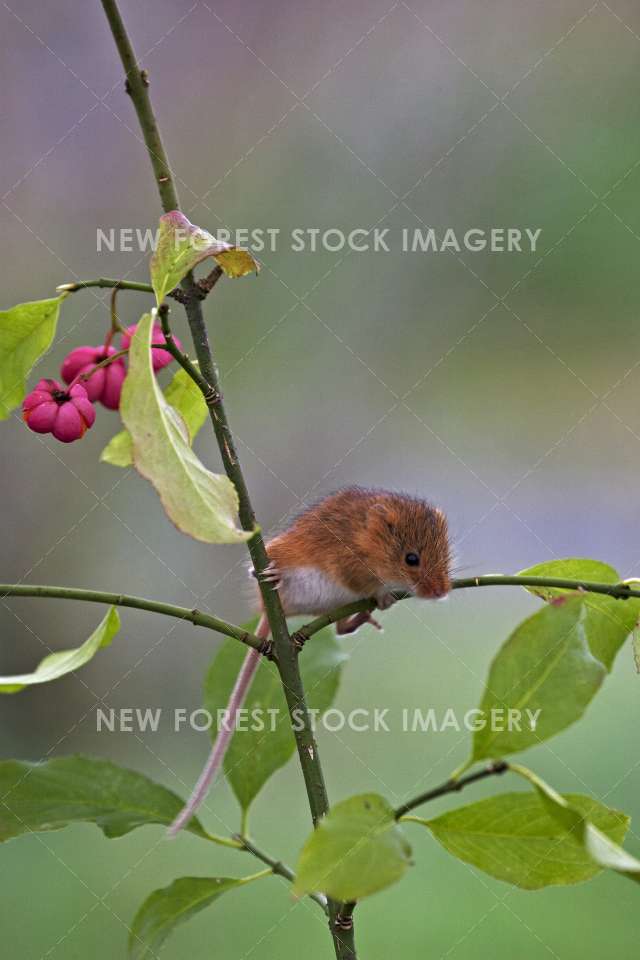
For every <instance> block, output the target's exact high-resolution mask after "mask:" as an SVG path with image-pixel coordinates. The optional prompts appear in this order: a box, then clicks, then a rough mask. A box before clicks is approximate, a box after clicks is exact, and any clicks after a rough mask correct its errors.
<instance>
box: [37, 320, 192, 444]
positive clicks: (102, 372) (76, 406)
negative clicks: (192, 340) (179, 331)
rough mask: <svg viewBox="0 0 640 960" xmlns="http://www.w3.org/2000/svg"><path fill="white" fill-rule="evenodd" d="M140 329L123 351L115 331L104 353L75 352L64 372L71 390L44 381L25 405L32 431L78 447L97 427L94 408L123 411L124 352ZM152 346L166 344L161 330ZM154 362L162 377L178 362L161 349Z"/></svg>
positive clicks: (125, 339) (124, 339)
mask: <svg viewBox="0 0 640 960" xmlns="http://www.w3.org/2000/svg"><path fill="white" fill-rule="evenodd" d="M135 329H136V325H135V324H134V325H133V326H131V327H127V329H126V330H125V331H124V332H123V333H122V334H121V339H120V350H116V349H115V347H112V346H111V339H112V337H113V331H109V334H108V336H107V339H106V341H105V343H104V344H103V345H102V346H100V347H76V348H75V350H72V351H71V353H69V354H68V355H67V356H66V357H65V359H64V361H63V363H62V367H61V368H60V376H61V377H62V379H63V380H64V382H65V384H66V385H67V386H66V387H64V386H62V384H61V383H60V382H59V381H58V380H49V379H44V380H40V381H39V382H38V383H37V384H36V387H35V390H32V391H31V393H29V394H28V395H27V396H26V397H25V398H24V401H23V403H22V417H23V419H24V421H25V423H26V424H27V426H28V427H29V429H30V430H34V431H35V432H36V433H52V434H53V436H54V437H55V438H56V440H60V441H61V442H62V443H72V442H73V441H74V440H79V439H80V437H82V436H84V434H85V432H86V431H87V430H88V429H89V427H91V426H93V423H94V421H95V419H96V412H95V409H94V407H93V404H94V403H101V404H102V405H103V406H104V407H107V409H109V410H117V409H118V407H119V406H120V394H121V393H122V384H123V383H124V378H125V376H126V374H127V368H126V365H125V355H124V353H123V351H126V350H128V349H129V345H130V343H131V337H132V336H133V334H134V333H135ZM174 341H175V343H176V345H177V346H178V348H180V347H181V345H180V341H179V340H177V338H175V337H174ZM152 342H153V343H157V344H164V343H165V339H164V334H163V333H162V330H161V329H160V327H159V326H158V325H156V326H155V327H154V329H153V336H152ZM111 357H113V359H110V358H111ZM151 359H152V363H153V369H154V370H155V371H157V370H161V369H162V368H163V367H166V366H167V364H168V363H171V360H172V359H173V358H172V356H171V354H170V353H169V352H168V351H167V350H165V349H164V348H163V347H159V348H158V349H152V350H151Z"/></svg>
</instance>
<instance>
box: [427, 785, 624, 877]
mask: <svg viewBox="0 0 640 960" xmlns="http://www.w3.org/2000/svg"><path fill="white" fill-rule="evenodd" d="M564 802H566V803H568V804H570V805H571V807H572V809H574V810H575V811H577V812H578V815H579V816H585V817H588V818H589V820H590V821H591V822H592V823H594V824H595V825H596V826H597V827H598V828H599V829H600V830H601V831H602V833H603V834H605V835H606V836H608V837H610V838H611V840H613V841H616V842H618V843H621V842H622V841H623V840H624V836H625V833H626V832H627V827H628V826H629V818H628V817H626V816H625V815H624V814H623V813H620V812H619V811H617V810H611V809H610V808H609V807H605V806H604V805H603V804H601V803H598V802H597V801H596V800H592V799H590V798H589V797H583V796H578V795H574V794H568V795H567V796H566V797H565V798H564ZM414 820H415V821H416V822H419V823H422V824H424V826H425V827H428V828H429V830H431V832H432V833H433V835H434V837H435V838H436V840H438V841H439V842H440V843H441V844H442V846H443V847H444V848H445V850H448V851H449V853H452V854H453V856H454V857H458V859H459V860H464V862H465V863H470V864H472V865H473V866H474V867H478V869H480V870H483V871H484V872H485V873H488V874H489V875H490V876H492V877H496V878H497V879H498V880H504V881H505V882H506V883H512V884H513V885H514V886H516V887H521V888H522V889H523V890H539V889H540V888H541V887H548V886H551V885H552V884H569V883H581V882H582V881H583V880H589V879H591V877H595V876H596V874H597V873H599V872H600V869H601V868H600V867H599V866H598V864H596V863H594V861H593V859H592V858H591V857H590V856H589V854H588V853H587V852H586V851H585V849H584V847H583V845H582V844H581V842H580V840H579V838H578V837H577V836H576V835H574V834H572V833H571V832H568V831H567V830H566V829H565V827H564V826H563V825H561V824H559V823H558V821H557V820H556V818H555V817H553V816H552V815H551V814H550V813H549V811H548V810H547V809H546V807H545V804H544V802H543V801H542V799H541V798H540V797H539V796H538V795H537V794H535V793H503V794H499V795H498V796H496V797H489V798H488V799H487V800H480V801H479V802H478V803H472V804H470V805H469V806H466V807H459V808H458V809H456V810H450V811H449V812H448V813H444V814H442V816H439V817H436V818H435V819H433V820H420V819H419V818H417V817H416V818H414Z"/></svg>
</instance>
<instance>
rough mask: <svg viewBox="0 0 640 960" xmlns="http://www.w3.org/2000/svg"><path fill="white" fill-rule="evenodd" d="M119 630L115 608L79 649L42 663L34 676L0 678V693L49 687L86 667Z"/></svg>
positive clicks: (20, 675)
mask: <svg viewBox="0 0 640 960" xmlns="http://www.w3.org/2000/svg"><path fill="white" fill-rule="evenodd" d="M119 629H120V617H119V616H118V611H117V610H116V608H115V607H109V610H108V611H107V613H106V614H105V616H104V617H103V619H102V620H101V621H100V623H99V624H98V626H97V627H96V629H95V630H94V631H93V633H92V634H91V636H90V637H89V639H88V640H85V642H84V643H83V644H82V646H81V647H76V648H74V649H73V650H60V651H59V652H57V653H51V654H49V656H48V657H45V658H44V660H41V661H40V663H39V664H38V666H37V667H36V669H35V670H34V671H33V673H22V674H17V675H16V676H14V677H0V693H18V691H19V690H24V688H25V687H29V686H31V685H32V684H34V683H48V682H49V681H50V680H57V679H58V677H64V675H65V674H66V673H71V672H72V671H73V670H78V669H79V668H80V667H82V666H84V664H85V663H88V662H89V660H91V658H92V657H93V656H94V655H95V654H96V653H97V652H98V650H99V649H100V647H108V646H109V644H110V643H111V641H112V640H113V638H114V637H115V635H116V633H117V632H118V630H119Z"/></svg>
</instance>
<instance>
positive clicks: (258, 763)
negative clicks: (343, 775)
mask: <svg viewBox="0 0 640 960" xmlns="http://www.w3.org/2000/svg"><path fill="white" fill-rule="evenodd" d="M256 623H257V621H256V620H253V621H251V623H248V624H246V625H245V629H247V630H249V631H251V632H253V630H254V629H255V626H256ZM245 654H246V651H245V650H243V648H242V646H241V645H240V644H239V643H238V642H237V641H236V640H232V641H231V642H230V643H228V642H225V643H223V644H222V646H221V647H220V649H219V650H218V652H217V653H216V656H215V658H214V660H213V662H212V664H211V667H210V668H209V671H208V673H207V677H206V680H205V689H204V707H205V708H206V709H207V710H208V711H209V712H210V713H211V715H212V717H214V720H215V718H216V717H217V716H218V711H219V710H224V709H225V707H226V705H227V703H228V700H229V695H230V693H231V690H232V689H233V686H234V683H235V680H236V677H237V675H238V671H239V670H240V665H241V664H242V661H243V659H244V657H245ZM347 659H348V657H347V654H346V653H345V652H344V651H343V650H342V648H341V647H340V644H339V643H338V640H337V638H336V635H335V633H334V631H333V630H332V629H330V628H328V629H326V630H321V631H320V632H319V633H317V634H314V636H313V637H312V638H311V640H309V642H308V643H307V644H306V646H305V648H304V654H303V655H302V656H301V658H300V666H301V672H302V679H303V682H304V685H305V689H306V691H307V700H308V704H309V707H310V708H311V709H315V710H319V711H320V712H323V711H325V710H327V709H328V708H329V707H330V706H331V704H332V703H333V700H334V698H335V695H336V692H337V690H338V684H339V682H340V674H341V670H342V666H343V664H344V663H345V661H346V660H347ZM244 709H245V710H246V711H247V714H246V715H245V716H246V717H247V718H248V721H249V722H248V723H246V724H243V726H246V727H247V728H248V729H246V730H244V729H238V730H236V731H235V733H234V735H233V737H232V738H231V743H230V745H229V749H228V751H227V754H226V756H225V759H224V770H225V774H226V776H227V779H228V780H229V783H230V784H231V787H232V789H233V792H234V793H235V795H236V797H237V799H238V802H239V803H240V805H241V806H242V808H243V809H245V810H246V809H248V808H249V806H250V804H251V802H252V801H253V799H254V798H255V797H256V796H257V794H258V793H259V792H260V790H261V789H262V787H263V786H264V784H265V783H266V782H267V780H268V779H269V778H270V777H271V776H272V775H273V774H274V773H275V772H276V770H279V769H280V767H282V766H284V764H285V763H286V762H287V761H288V760H289V758H290V757H291V756H292V754H293V753H294V750H295V740H294V737H293V733H292V731H291V725H290V720H289V711H288V709H287V703H286V700H285V698H284V694H283V692H282V684H281V682H280V679H279V677H278V672H277V670H276V667H275V664H273V663H270V662H269V661H268V660H266V659H265V658H264V657H263V658H262V659H261V660H260V663H259V665H258V669H257V671H256V675H255V677H254V679H253V683H252V684H251V687H250V689H249V693H248V694H247V699H246V700H245V703H244ZM253 711H258V713H255V714H253ZM252 716H256V717H259V718H261V719H262V721H263V723H264V729H262V730H260V729H257V727H258V726H259V723H256V724H255V727H256V729H251V728H252V727H253V726H254V724H253V722H252V719H251V718H252ZM240 719H242V718H240ZM212 731H213V733H214V734H215V725H214V726H212Z"/></svg>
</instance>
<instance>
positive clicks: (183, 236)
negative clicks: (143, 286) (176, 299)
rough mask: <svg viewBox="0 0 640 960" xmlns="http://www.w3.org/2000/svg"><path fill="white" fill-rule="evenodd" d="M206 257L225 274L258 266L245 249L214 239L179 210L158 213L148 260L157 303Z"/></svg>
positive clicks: (233, 274)
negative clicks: (155, 236)
mask: <svg viewBox="0 0 640 960" xmlns="http://www.w3.org/2000/svg"><path fill="white" fill-rule="evenodd" d="M207 257H213V259H214V260H215V261H216V262H217V263H219V264H220V266H221V267H222V269H223V270H224V272H225V273H226V275H227V276H228V277H244V276H245V275H246V274H247V273H257V272H258V270H259V269H260V267H259V265H258V263H257V261H256V260H254V258H253V257H252V256H251V254H250V253H249V251H248V250H243V249H241V248H240V247H234V246H231V244H228V243H223V242H222V241H219V240H216V238H215V237H214V236H212V234H210V233H209V232H208V231H207V230H203V229H202V228H201V227H196V226H195V224H193V223H190V221H189V220H187V218H186V217H185V216H184V214H182V213H180V211H179V210H172V211H171V212H170V213H165V214H164V215H163V216H162V217H160V232H159V235H158V246H157V248H156V251H155V253H154V254H153V256H152V257H151V264H150V268H151V283H152V285H153V289H154V290H155V294H156V298H157V301H158V305H159V304H161V303H162V301H163V300H164V298H165V297H166V295H167V294H168V293H169V291H170V290H173V289H174V287H177V286H178V284H179V283H180V281H181V280H183V279H184V277H186V275H187V274H188V273H189V271H190V270H193V268H194V267H196V266H197V265H198V264H199V263H202V261H203V260H206V259H207Z"/></svg>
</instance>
